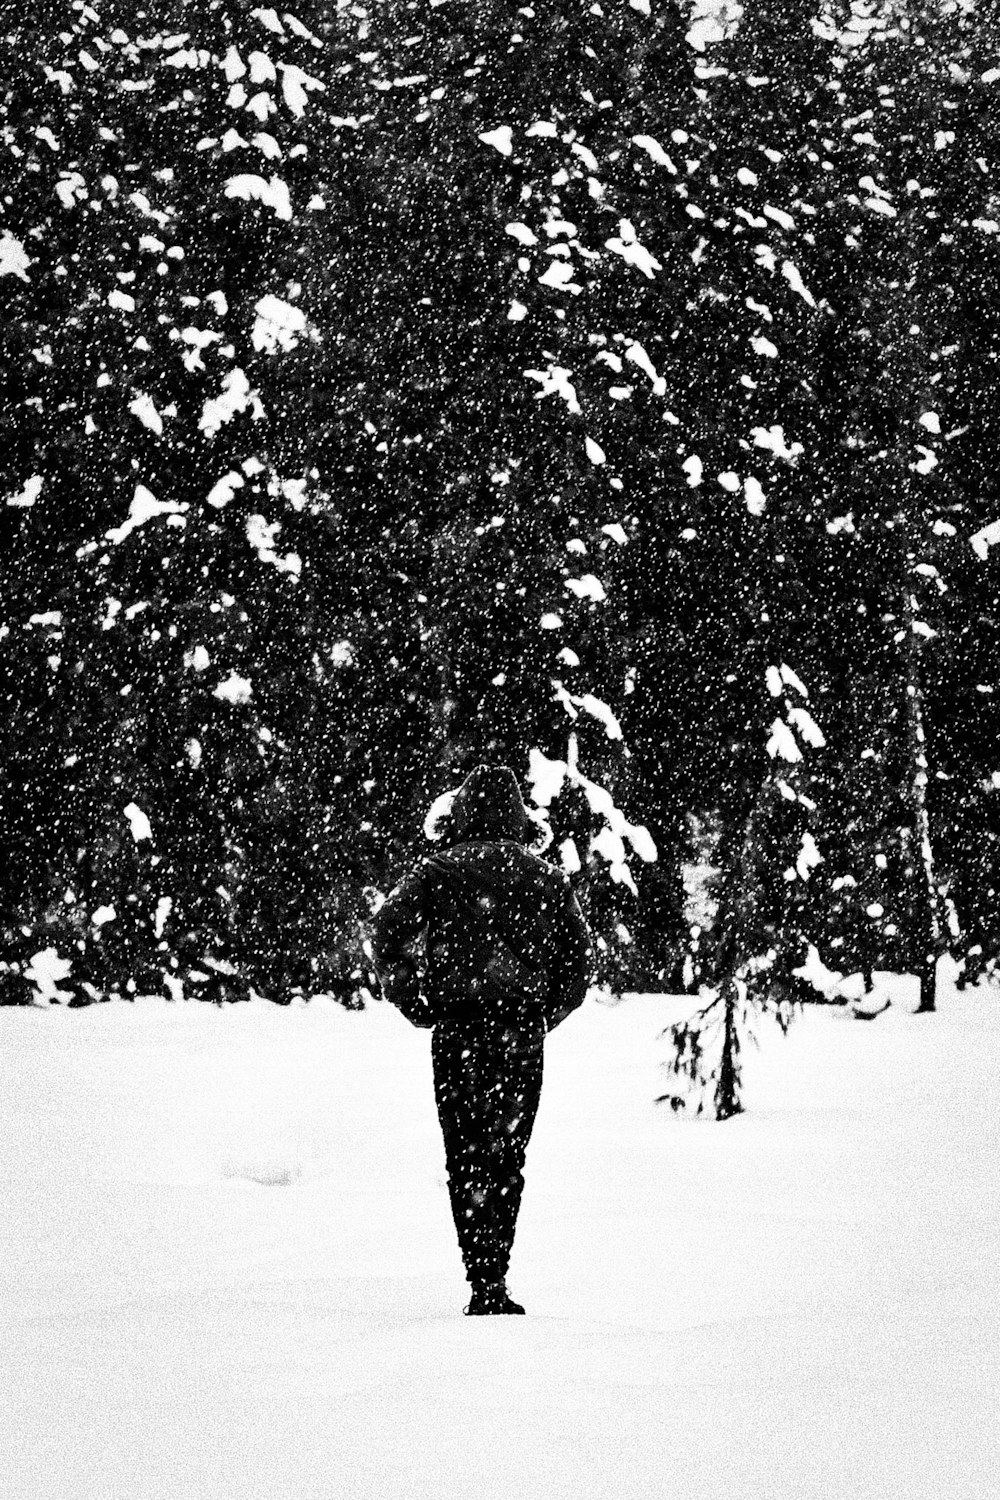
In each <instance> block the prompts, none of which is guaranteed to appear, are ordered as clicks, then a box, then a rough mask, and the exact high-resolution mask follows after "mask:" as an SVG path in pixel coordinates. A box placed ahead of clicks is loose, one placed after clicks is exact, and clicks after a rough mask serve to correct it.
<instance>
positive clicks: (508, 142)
mask: <svg viewBox="0 0 1000 1500" xmlns="http://www.w3.org/2000/svg"><path fill="white" fill-rule="evenodd" d="M479 139H480V140H481V141H482V143H483V145H484V146H492V147H493V148H494V150H495V151H499V152H500V155H501V156H510V154H511V152H512V151H513V149H514V143H513V140H512V131H511V128H510V126H509V125H500V126H498V127H497V129H496V130H483V131H480V133H479Z"/></svg>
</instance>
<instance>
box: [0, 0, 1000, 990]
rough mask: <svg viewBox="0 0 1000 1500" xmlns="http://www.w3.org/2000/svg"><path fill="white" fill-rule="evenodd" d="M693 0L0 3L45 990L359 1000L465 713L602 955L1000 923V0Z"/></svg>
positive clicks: (797, 944)
mask: <svg viewBox="0 0 1000 1500" xmlns="http://www.w3.org/2000/svg"><path fill="white" fill-rule="evenodd" d="M690 24H691V15H690V12H689V8H688V7H687V6H686V5H683V4H680V3H676V0H675V3H671V0H631V3H627V0H602V3H601V4H589V3H586V0H538V3H537V4H535V5H534V6H529V5H523V6H517V5H515V4H511V3H506V0H479V3H477V4H476V5H474V6H473V5H470V4H468V3H458V0H409V3H404V0H392V3H389V0H384V3H379V0H370V3H366V4H357V5H346V4H332V3H325V4H311V3H305V4H302V5H298V6H297V7H296V9H295V12H294V14H292V13H289V12H286V11H284V10H283V9H281V8H280V7H279V8H278V9H276V10H272V9H270V8H267V7H256V6H253V5H252V4H244V3H221V0H218V3H217V0H205V3H201V4H198V5H194V4H185V3H179V0H178V3H163V4H149V5H148V6H147V7H146V9H145V10H143V9H138V10H137V9H136V7H135V5H125V4H118V3H101V0H95V3H94V4H93V5H90V4H85V3H75V4H54V3H50V4H43V3H38V4H35V5H23V6H16V5H12V4H7V5H5V6H4V7H3V18H2V27H0V31H2V35H0V54H2V55H0V79H2V83H0V97H2V99H3V122H2V153H0V160H2V169H0V170H2V174H3V180H2V183H0V271H2V272H3V275H2V276H0V295H2V300H3V310H4V311H3V322H2V329H0V338H2V345H3V347H2V361H3V369H4V381H3V387H2V390H0V405H2V422H3V433H4V439H5V440H4V443H3V445H2V447H3V452H2V456H0V515H2V525H3V553H2V564H0V574H2V578H0V588H2V610H0V619H2V623H0V636H2V654H0V702H2V703H3V705H4V719H5V726H4V735H3V767H2V780H0V838H2V842H3V849H4V854H5V858H4V862H3V866H2V875H0V936H2V941H3V946H4V950H5V951H4V954H3V955H2V957H3V959H4V963H3V965H0V982H2V985H3V990H4V998H5V999H7V1000H8V1001H15V1002H16V1001H18V1000H24V999H27V998H29V996H30V995H31V993H32V980H31V978H30V974H31V973H32V972H33V971H32V969H31V962H32V960H33V958H34V956H35V955H36V954H38V953H40V952H44V951H46V950H54V952H55V955H56V956H57V958H58V959H60V960H62V961H64V962H63V968H64V971H65V978H64V979H63V980H62V981H61V986H60V987H61V990H62V992H63V995H64V997H65V998H67V999H68V1000H71V1001H72V1002H75V1003H86V1001H87V1000H88V999H93V998H99V997H104V996H106V995H114V994H121V995H129V994H135V993H154V994H155V993H164V994H170V995H174V996H180V995H182V994H183V995H208V996H211V997H213V998H222V997H229V998H238V997H240V996H242V995H247V994H249V993H250V991H251V990H253V991H256V992H258V993H261V994H264V995H267V996H270V997H272V998H274V999H276V1000H287V999H288V998H289V997H290V996H291V995H293V994H295V993H297V992H298V993H305V994H309V993H315V992H317V991H327V992H333V993H336V994H338V995H340V996H341V997H343V998H344V1000H345V1001H346V1002H347V1003H355V1002H356V1000H357V998H358V997H359V996H360V997H363V994H364V990H365V987H366V986H367V985H368V984H369V983H370V978H369V970H368V963H367V960H366V957H365V951H364V947H363V940H362V936H361V934H362V932H363V924H364V922H365V919H366V918H367V916H368V915H369V914H370V910H371V903H372V901H373V900H375V899H376V898H377V892H379V891H381V890H385V889H386V887H387V885H388V884H389V883H391V881H392V880H393V879H394V878H395V876H396V874H397V873H398V872H399V871H400V870H401V869H402V868H404V867H405V866H406V865H407V863H408V862H409V861H411V860H412V859H413V857H414V856H415V854H416V852H417V850H418V849H419V847H420V845H421V844H422V842H423V837H424V836H423V831H422V823H423V818H424V814H425V812H426V809H427V807H428V804H429V803H430V802H431V801H432V799H434V798H435V797H436V796H438V795H439V794H440V793H442V792H443V791H445V790H446V789H447V788H449V787H450V786H453V785H454V784H455V783H456V782H457V781H458V780H459V779H460V778H461V776H462V775H464V774H465V773H466V772H467V771H468V770H469V769H470V768H471V767H472V766H473V765H475V764H476V763H477V762H479V761H488V762H499V761H505V762H508V763H509V764H510V765H512V766H513V767H514V769H515V770H516V772H517V773H518V775H519V777H520V778H521V779H522V782H523V784H524V786H525V788H526V791H527V792H528V793H530V794H533V796H534V801H535V805H536V806H537V807H538V809H539V813H540V816H541V818H542V820H543V821H545V822H546V823H547V824H548V827H549V829H550V830H551V835H552V844H551V847H550V854H551V857H553V858H557V859H561V860H562V862H563V864H564V865H565V867H566V868H567V869H569V870H571V871H572V872H573V873H574V878H575V879H576V881H577V882H578V888H579V890H580V894H581V898H582V900H583V901H584V904H585V906H586V909H587V913H588V916H589V918H590V920H591V923H592V925H593V928H594V931H595V934H596V935H597V939H598V946H599V959H600V966H601V974H602V978H603V979H604V980H605V981H606V982H608V983H609V984H611V985H612V986H613V987H616V988H621V987H650V986H670V987H677V986H685V987H687V988H690V989H692V990H693V989H695V988H696V987H698V986H699V985H700V984H704V985H706V986H709V987H714V990H715V991H716V992H718V993H720V994H721V995H723V997H727V996H728V997H729V998H728V1002H727V1003H728V1004H729V1006H730V1011H731V1010H732V1007H734V1006H735V1005H736V1004H737V1003H743V1002H745V1000H746V998H747V997H750V998H751V999H753V998H754V997H756V998H770V999H771V1000H778V1001H782V1000H784V999H787V998H788V997H789V996H791V995H793V994H794V993H795V986H796V979H795V976H794V973H793V971H794V970H795V969H796V968H797V967H798V966H799V965H800V964H801V963H802V961H803V958H804V957H805V955H806V953H807V952H808V950H809V948H810V947H811V946H812V947H815V948H816V949H817V950H818V952H819V954H820V956H821V957H822V959H823V961H824V962H825V963H827V964H828V965H829V966H830V967H831V968H834V969H837V970H840V971H842V972H845V973H854V972H861V973H863V974H866V975H869V976H870V974H871V971H872V970H873V969H874V968H882V967H886V968H893V969H899V970H907V971H909V972H913V973H919V974H920V975H921V976H922V980H923V995H924V1002H925V1004H926V1005H928V1006H930V1005H932V1004H933V974H934V962H935V959H936V957H937V956H938V955H940V954H941V953H942V952H944V951H946V950H948V951H951V952H952V953H953V954H954V955H955V956H956V958H958V959H959V960H960V962H962V963H963V964H965V965H966V972H967V973H968V975H970V976H975V975H976V974H978V973H980V972H981V971H982V970H983V969H984V968H987V967H988V966H990V965H991V964H992V963H993V962H994V961H995V960H996V957H997V954H998V952H1000V912H998V909H997V890H998V877H1000V752H998V729H1000V721H998V706H997V690H998V680H1000V674H998V666H1000V624H998V571H997V561H996V552H995V551H991V544H992V543H993V541H994V540H996V541H1000V526H995V524H994V523H996V522H997V519H998V517H1000V493H998V490H1000V480H998V472H1000V466H998V463H997V452H998V436H1000V434H998V423H1000V379H998V366H997V358H998V352H1000V300H998V298H997V295H996V288H997V285H998V280H1000V255H998V244H1000V223H998V221H1000V198H998V194H997V188H996V184H997V172H998V169H1000V139H998V137H1000V69H998V68H997V64H996V59H997V57H998V55H1000V53H998V41H1000V24H998V19H997V15H996V11H995V10H994V8H993V7H992V5H986V4H982V3H980V4H976V3H974V0H953V3H942V0H885V3H878V0H873V3H872V4H871V5H870V6H869V7H868V9H867V13H866V17H862V16H861V15H860V12H859V9H858V8H857V7H855V8H854V13H853V16H852V9H851V7H850V6H847V5H842V4H840V3H838V0H830V3H829V4H825V5H823V4H820V3H819V0H814V3H804V0H746V3H745V5H744V8H743V14H742V19H741V21H740V24H739V26H738V27H737V28H736V29H735V30H734V31H732V32H731V34H730V35H729V36H728V37H725V38H722V39H720V40H717V41H715V42H713V43H712V44H710V45H708V46H707V48H706V49H705V50H702V51H698V50H696V49H695V48H693V47H692V45H691V44H690V42H689V41H688V40H687V39H686V33H687V31H688V28H689V26H690ZM991 528H993V529H991ZM654 855H655V858H654ZM692 866H699V867H701V869H702V873H704V871H705V870H706V869H708V868H710V869H711V871H712V872H713V873H712V899H711V900H708V901H705V902H703V903H702V908H701V909H700V910H699V909H698V908H697V905H696V904H694V903H692V899H691V897H690V895H689V894H686V889H685V875H687V879H688V883H689V884H690V882H691V867H692Z"/></svg>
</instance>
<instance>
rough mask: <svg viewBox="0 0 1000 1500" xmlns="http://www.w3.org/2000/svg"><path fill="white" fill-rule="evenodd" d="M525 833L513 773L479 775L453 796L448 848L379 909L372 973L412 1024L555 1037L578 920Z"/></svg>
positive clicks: (569, 999)
mask: <svg viewBox="0 0 1000 1500" xmlns="http://www.w3.org/2000/svg"><path fill="white" fill-rule="evenodd" d="M528 826H529V820H528V816H527V813H526V811H525V808H524V804H523V803H522V801H521V796H520V792H519V791H518V787H517V782H516V780H515V778H514V775H513V773H512V772H511V771H510V770H509V769H507V767H500V768H496V769H492V768H488V767H485V766H478V767H477V768H476V770H475V771H473V773H472V774H471V776H469V777H468V778H467V780H466V781H465V782H464V783H463V784H462V786H461V787H460V788H459V790H458V792H457V794H456V796H455V799H454V803H453V805H452V809H451V813H450V828H449V830H448V833H449V838H450V840H451V847H450V848H448V849H446V850H445V851H443V852H442V853H440V854H435V855H432V856H431V857H430V858H428V859H425V860H424V861H423V862H422V863H421V864H420V866H419V867H418V868H417V869H416V870H415V871H414V873H413V874H412V875H411V876H409V877H408V879H406V880H404V881H403V882H402V883H401V884H400V885H399V886H397V888H396V889H395V890H394V891H393V892H392V893H391V894H390V895H389V896H388V898H387V899H386V901H385V903H384V904H383V906H382V907H381V908H380V910H379V912H378V914H377V916H376V919H375V925H374V932H373V942H372V948H373V954H374V958H375V966H376V970H377V972H378V974H379V978H380V980H381V982H382V987H383V990H384V992H385V995H386V998H387V999H388V1000H390V1001H391V1002H392V1003H393V1004H395V1005H397V1006H398V1007H399V1009H400V1010H401V1011H402V1012H403V1014H404V1015H405V1016H406V1017H407V1019H408V1020H410V1021H412V1022H413V1023H414V1025H417V1026H433V1025H434V1024H435V1022H437V1021H440V1020H460V1021H485V1020H491V1019H493V1020H498V1021H501V1022H503V1023H505V1024H509V1025H530V1024H533V1023H536V1022H537V1021H539V1020H541V1021H543V1022H544V1025H545V1026H546V1028H547V1029H551V1028H552V1027H553V1026H556V1025H558V1024H559V1022H560V1021H561V1020H563V1019H564V1018H565V1017H566V1016H567V1015H568V1014H569V1013H570V1011H571V1010H574V1009H576V1007H577V1006H578V1005H580V1004H581V1003H582V1001H583V998H584V995H585V993H586V988H587V982H588V979H589V974H590V943H589V938H588V934H587V928H586V923H585V922H584V919H583V914H582V912H581V911H580V907H579V904H578V903H577V900H576V897H575V896H574V895H573V892H572V889H571V887H570V884H569V881H568V879H567V878H566V876H565V875H564V874H562V872H561V871H559V870H556V869H555V868H554V867H553V866H552V865H550V864H548V863H547V862H546V861H545V860H543V859H540V858H539V857H538V856H537V855H535V854H532V853H530V852H529V851H528V850H527V849H526V848H525V847H524V839H525V837H526V830H527V828H528ZM421 948H422V952H421ZM421 980H422V984H421Z"/></svg>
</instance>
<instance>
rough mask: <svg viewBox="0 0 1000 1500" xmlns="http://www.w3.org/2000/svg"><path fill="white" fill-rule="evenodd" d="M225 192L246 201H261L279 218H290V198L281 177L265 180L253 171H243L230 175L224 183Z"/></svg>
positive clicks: (231, 196) (227, 195)
mask: <svg viewBox="0 0 1000 1500" xmlns="http://www.w3.org/2000/svg"><path fill="white" fill-rule="evenodd" d="M225 194H226V197H227V198H242V199H244V200H245V201H247V202H257V203H263V204H264V206H265V207H266V208H270V209H271V210H272V212H273V213H274V214H275V216H276V217H277V218H279V219H291V217H292V200H291V198H290V197H289V193H288V184H287V183H286V182H285V181H284V179H283V178H281V177H273V176H272V177H271V179H270V181H269V182H265V180H264V178H263V177H260V176H258V175H257V174H256V173H254V172H244V173H242V174H241V175H240V176H238V177H230V179H229V181H228V182H227V183H226V187H225Z"/></svg>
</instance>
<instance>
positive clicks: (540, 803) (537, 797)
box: [528, 736, 657, 893]
mask: <svg viewBox="0 0 1000 1500" xmlns="http://www.w3.org/2000/svg"><path fill="white" fill-rule="evenodd" d="M528 781H529V784H530V786H531V800H532V801H533V802H534V804H535V806H536V807H538V808H539V809H541V810H542V811H543V812H546V813H547V811H548V809H549V808H550V807H551V806H552V803H553V802H554V801H555V800H556V798H557V797H558V796H559V794H560V793H561V792H562V790H563V788H564V787H568V786H573V787H576V788H578V789H579V790H580V791H582V792H583V794H584V796H585V798H586V800H587V805H588V806H589V808H590V810H591V812H592V813H593V814H594V815H595V816H596V817H598V818H600V819H601V821H602V823H603V827H602V828H601V829H600V830H599V831H598V833H597V834H595V835H594V837H593V838H592V839H591V842H590V849H591V853H593V854H597V855H599V856H600V857H601V858H602V859H603V860H604V861H605V862H606V863H607V865H608V867H609V873H610V875H611V879H612V880H613V881H615V883H616V884H619V885H625V886H627V887H628V889H629V890H631V891H632V892H633V893H635V890H636V887H635V881H634V880H633V878H632V872H631V870H630V869H629V866H628V856H627V851H626V844H628V845H630V846H631V849H632V851H633V853H634V854H637V855H638V856H639V858H640V859H641V860H644V861H645V862H647V863H652V862H654V861H655V859H656V857H657V856H656V845H655V843H654V842H653V839H652V837H651V835H650V832H649V829H648V828H646V827H644V826H643V825H642V824H640V823H630V822H629V821H628V819H627V818H626V817H625V814H624V813H623V812H622V811H621V809H620V808H619V807H617V806H616V805H615V801H614V798H613V797H612V796H611V793H610V792H609V791H607V790H606V789H605V788H604V787H602V786H599V785H598V784H597V782H595V781H591V780H590V778H589V777H588V776H585V775H584V773H583V772H582V771H581V770H580V768H579V766H578V765H577V763H576V749H575V740H574V739H573V737H572V736H571V747H570V754H569V756H568V758H567V759H566V760H559V759H551V758H550V757H549V756H547V755H544V754H543V753H542V751H541V750H539V749H537V748H535V749H532V751H531V752H530V754H529V756H528Z"/></svg>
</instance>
